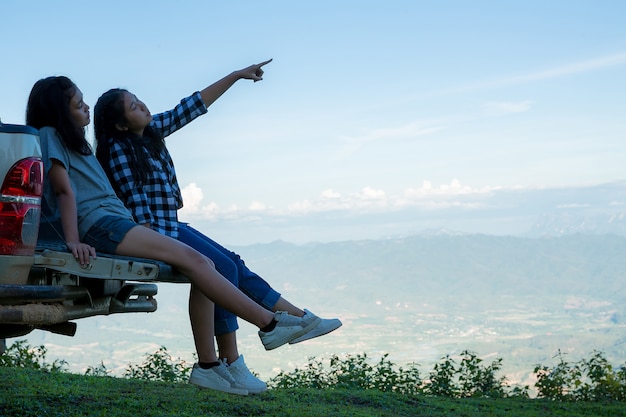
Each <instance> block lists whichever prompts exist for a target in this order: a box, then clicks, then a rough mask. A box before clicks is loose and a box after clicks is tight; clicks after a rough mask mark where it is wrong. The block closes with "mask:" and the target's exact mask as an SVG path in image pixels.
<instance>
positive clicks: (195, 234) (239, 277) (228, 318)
mask: <svg viewBox="0 0 626 417" xmlns="http://www.w3.org/2000/svg"><path fill="white" fill-rule="evenodd" d="M178 240H180V241H181V242H183V243H185V244H187V245H189V246H191V247H192V248H194V249H195V250H197V251H198V252H200V253H201V254H203V255H204V256H206V257H207V258H209V259H211V260H212V261H213V262H214V263H215V269H217V271H218V272H219V273H220V274H222V275H223V276H224V277H226V279H228V280H229V281H230V282H232V283H233V284H234V285H235V286H237V287H239V289H240V290H241V291H242V292H243V293H244V294H246V295H247V296H248V297H250V298H251V299H252V300H254V302H256V303H257V304H259V305H261V306H262V307H264V308H266V309H268V310H271V309H272V307H274V306H275V305H276V303H277V302H278V299H279V298H280V293H278V292H276V291H275V290H274V289H273V288H272V287H270V285H269V284H268V283H267V281H265V280H264V279H263V278H261V277H260V276H258V275H257V274H255V273H254V272H252V271H250V269H248V267H247V266H246V264H245V263H244V262H243V259H241V257H240V256H239V255H237V254H236V253H235V252H231V251H229V250H228V249H226V248H225V247H223V246H221V245H220V244H219V243H217V242H215V241H214V240H211V239H210V238H208V237H207V236H205V235H203V234H202V233H200V232H199V231H197V230H196V229H194V228H193V227H191V226H189V224H188V223H179V224H178ZM238 328H239V325H238V324H237V316H236V315H235V314H233V313H231V312H230V311H228V310H225V309H223V308H222V307H220V306H218V305H217V304H216V305H215V335H216V336H219V335H223V334H226V333H231V332H234V331H235V330H237V329H238Z"/></svg>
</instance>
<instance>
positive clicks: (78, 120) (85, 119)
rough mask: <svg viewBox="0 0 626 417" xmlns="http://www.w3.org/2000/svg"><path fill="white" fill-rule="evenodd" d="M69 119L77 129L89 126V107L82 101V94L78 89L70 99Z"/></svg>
mask: <svg viewBox="0 0 626 417" xmlns="http://www.w3.org/2000/svg"><path fill="white" fill-rule="evenodd" d="M70 117H71V118H72V121H73V122H74V123H75V124H76V126H78V127H85V126H87V125H88V124H89V106H88V105H87V103H85V102H84V101H83V93H82V92H81V91H80V90H79V89H78V87H76V92H75V93H74V95H73V96H72V98H71V99H70Z"/></svg>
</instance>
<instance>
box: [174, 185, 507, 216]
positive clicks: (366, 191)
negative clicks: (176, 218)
mask: <svg viewBox="0 0 626 417" xmlns="http://www.w3.org/2000/svg"><path fill="white" fill-rule="evenodd" d="M499 189H501V187H483V188H473V187H470V186H466V185H462V184H461V182H460V181H459V180H458V179H453V180H452V181H450V183H449V184H441V185H438V186H434V185H433V184H432V182H430V181H424V182H423V183H422V185H421V186H419V187H414V188H407V189H406V190H404V191H403V192H402V193H401V194H400V195H389V194H388V193H387V192H386V191H385V190H382V189H378V188H374V187H369V186H366V187H363V188H362V189H360V190H358V191H356V192H352V193H346V194H342V193H340V192H338V191H336V190H333V189H330V188H329V189H326V190H324V191H322V192H321V193H320V194H319V196H317V197H315V198H309V199H304V200H299V201H294V202H291V203H289V204H287V205H286V206H285V207H283V208H273V207H271V206H268V205H267V204H265V203H263V202H260V201H253V202H251V203H250V204H249V205H248V206H247V207H246V208H241V207H239V206H237V205H230V206H228V207H226V208H222V207H220V206H219V205H218V204H217V203H215V202H209V203H207V204H203V203H202V198H203V192H202V190H201V189H200V188H199V187H198V186H197V184H195V183H191V184H189V185H188V186H186V187H184V188H183V189H182V193H183V199H184V200H185V206H184V208H183V209H182V210H181V213H180V214H181V218H182V217H194V218H196V219H198V218H202V219H211V220H216V219H219V218H227V219H236V218H242V219H243V218H246V219H250V218H253V217H254V218H257V217H258V216H263V215H265V216H293V215H296V216H302V215H307V214H313V213H323V212H331V211H344V212H351V211H352V212H355V213H365V212H372V213H374V212H376V213H379V212H382V211H385V210H387V211H394V210H400V209H404V208H407V207H421V208H423V209H428V210H436V209H445V208H450V207H458V208H468V209H474V208H476V207H480V206H482V203H481V202H480V199H482V198H484V197H486V196H488V195H490V194H491V193H492V192H494V191H497V190H499ZM472 197H477V198H479V200H478V201H477V200H476V199H473V201H470V199H471V198H472Z"/></svg>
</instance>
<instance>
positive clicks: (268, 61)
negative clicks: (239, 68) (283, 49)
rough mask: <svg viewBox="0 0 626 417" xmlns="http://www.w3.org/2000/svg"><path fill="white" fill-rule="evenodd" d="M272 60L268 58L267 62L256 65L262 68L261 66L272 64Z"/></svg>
mask: <svg viewBox="0 0 626 417" xmlns="http://www.w3.org/2000/svg"><path fill="white" fill-rule="evenodd" d="M273 60H274V58H270V59H268V60H267V61H263V62H261V63H260V64H257V65H258V66H259V67H262V66H263V65H266V64H269V63H270V62H272V61H273Z"/></svg>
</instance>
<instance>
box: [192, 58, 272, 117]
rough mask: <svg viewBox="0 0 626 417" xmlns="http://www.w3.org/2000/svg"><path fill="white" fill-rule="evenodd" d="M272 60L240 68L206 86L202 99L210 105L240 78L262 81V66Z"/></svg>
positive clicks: (201, 93)
mask: <svg viewBox="0 0 626 417" xmlns="http://www.w3.org/2000/svg"><path fill="white" fill-rule="evenodd" d="M270 62H272V60H271V59H268V60H267V61H263V62H261V63H260V64H254V65H250V66H249V67H246V68H244V69H240V70H238V71H233V72H231V73H230V74H228V75H227V76H225V77H224V78H222V79H221V80H219V81H216V82H214V83H213V84H211V85H210V86H208V87H206V88H205V89H204V90H202V91H200V95H201V96H202V101H204V104H205V105H206V106H207V107H209V106H210V105H211V104H213V103H214V102H215V101H216V100H217V99H218V98H220V97H221V96H222V94H224V93H225V92H226V91H227V90H228V89H229V88H230V87H232V86H233V85H234V84H235V83H236V82H237V81H238V80H240V79H242V78H243V79H246V80H254V81H255V82H256V81H261V80H262V79H263V69H262V67H263V66H264V65H266V64H269V63H270Z"/></svg>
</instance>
